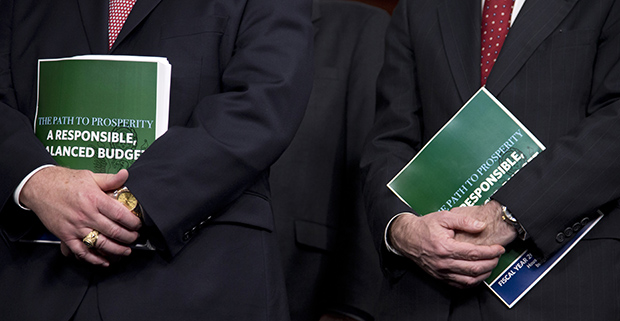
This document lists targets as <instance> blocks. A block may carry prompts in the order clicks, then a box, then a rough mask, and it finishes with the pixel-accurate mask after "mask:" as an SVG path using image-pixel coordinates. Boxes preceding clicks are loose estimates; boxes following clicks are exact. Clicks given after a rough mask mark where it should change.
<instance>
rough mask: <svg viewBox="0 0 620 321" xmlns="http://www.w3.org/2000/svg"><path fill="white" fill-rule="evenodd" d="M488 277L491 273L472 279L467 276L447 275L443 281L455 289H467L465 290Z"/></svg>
mask: <svg viewBox="0 0 620 321" xmlns="http://www.w3.org/2000/svg"><path fill="white" fill-rule="evenodd" d="M490 275H491V272H489V273H486V274H484V275H480V276H477V277H472V276H469V275H461V274H449V275H447V276H446V277H445V279H444V280H446V281H447V283H448V284H450V285H451V286H454V287H456V288H459V289H467V288H472V287H474V286H476V285H478V284H480V283H482V282H483V281H484V280H486V279H487V278H488V277H489V276H490Z"/></svg>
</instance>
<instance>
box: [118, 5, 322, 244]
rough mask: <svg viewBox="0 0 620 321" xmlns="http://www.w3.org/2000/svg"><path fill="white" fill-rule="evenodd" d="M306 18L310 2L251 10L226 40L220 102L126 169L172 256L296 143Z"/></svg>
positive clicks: (203, 107) (207, 104) (307, 69)
mask: <svg viewBox="0 0 620 321" xmlns="http://www.w3.org/2000/svg"><path fill="white" fill-rule="evenodd" d="M310 13H311V8H310V1H304V0H292V1H291V0H267V1H257V0H249V1H247V2H246V3H245V8H244V9H243V13H242V15H243V16H242V18H241V19H240V25H239V29H238V32H237V34H236V35H228V36H230V37H235V51H234V53H233V55H232V56H231V57H230V60H228V62H227V64H226V65H225V67H224V68H225V69H224V70H223V72H222V76H221V79H220V83H221V85H220V86H221V92H220V93H219V94H215V95H210V96H206V97H204V98H203V99H202V100H201V101H200V102H199V103H198V105H197V106H196V107H195V109H194V112H193V115H192V117H191V119H190V121H189V123H188V125H187V126H184V127H171V128H170V129H169V130H168V132H167V133H166V134H165V135H163V136H162V137H160V138H159V139H158V140H157V141H156V142H155V143H153V144H152V145H151V146H150V147H149V149H148V150H147V151H146V152H145V153H144V154H143V155H142V156H141V157H140V159H139V160H138V161H136V162H135V163H134V165H133V166H132V167H131V168H130V170H129V172H130V177H129V180H128V181H127V186H128V187H129V188H130V190H131V191H132V192H133V193H134V194H135V195H136V197H137V198H138V199H139V200H140V203H141V204H142V205H143V207H144V209H145V211H146V213H147V216H148V219H149V221H151V222H152V224H153V225H155V226H156V228H157V230H158V231H159V233H161V239H162V240H163V242H165V246H166V248H167V249H168V250H169V251H170V253H171V254H172V255H174V254H175V253H177V252H178V251H180V250H181V249H182V248H183V246H185V244H186V242H185V241H184V240H183V233H184V232H185V231H187V230H189V229H191V227H192V226H196V225H198V224H199V222H201V221H203V220H205V219H206V218H207V217H211V216H217V215H218V213H220V212H221V211H222V209H224V208H225V207H226V206H227V205H229V204H231V203H232V202H233V201H235V200H236V199H237V198H239V197H240V195H241V194H242V193H244V192H245V191H246V190H247V189H248V188H249V187H250V186H252V185H254V184H256V182H257V181H258V180H259V178H260V177H261V176H263V175H265V174H266V171H267V170H268V168H269V166H270V165H271V164H272V163H273V162H274V161H275V160H276V159H277V158H278V157H279V155H280V154H281V153H282V151H283V150H284V149H285V147H286V146H287V145H288V143H289V142H290V140H291V139H292V137H293V135H294V133H295V130H296V129H297V126H298V125H299V123H300V121H301V118H302V116H303V113H304V110H305V106H306V104H307V99H308V97H309V94H310V89H311V76H312V71H311V68H312V60H311V59H312V56H311V53H312V44H311V40H312V38H311V37H312V25H311V21H310ZM209 58H210V59H217V58H216V57H205V59H209ZM171 108H174V106H171ZM262 197H265V198H267V197H268V195H263V196H262ZM248 215H252V214H251V213H248Z"/></svg>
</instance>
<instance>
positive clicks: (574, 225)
mask: <svg viewBox="0 0 620 321" xmlns="http://www.w3.org/2000/svg"><path fill="white" fill-rule="evenodd" d="M579 230H581V223H575V224H573V232H578V231H579Z"/></svg>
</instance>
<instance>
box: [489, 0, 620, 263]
mask: <svg viewBox="0 0 620 321" xmlns="http://www.w3.org/2000/svg"><path fill="white" fill-rule="evenodd" d="M606 16H607V19H606V21H604V22H603V24H602V28H601V30H600V35H599V37H598V40H597V43H596V44H595V46H596V56H595V58H594V60H593V61H594V64H593V66H592V68H593V69H592V78H591V79H592V82H591V89H590V92H591V94H590V98H589V101H588V102H587V106H586V107H585V108H584V109H585V110H586V116H585V117H584V118H583V119H582V120H581V121H580V122H579V124H578V125H577V126H576V128H574V130H572V131H571V132H570V133H569V134H568V135H565V136H563V137H561V138H560V139H558V140H557V141H556V142H555V143H554V144H553V145H551V146H547V147H548V150H547V151H545V152H543V153H542V154H541V155H539V156H538V157H537V158H536V159H534V160H533V162H532V163H531V164H528V165H527V166H526V167H525V168H524V169H523V170H522V171H520V172H519V173H518V175H515V177H513V178H512V179H511V180H510V181H509V182H508V183H507V184H506V185H505V186H504V187H502V188H501V189H500V190H499V191H498V192H497V193H496V195H495V196H494V198H495V199H497V200H498V201H499V202H501V203H502V204H504V205H506V206H507V207H508V208H509V209H510V210H511V211H512V212H513V214H514V215H515V216H516V217H517V218H518V219H519V221H520V222H521V223H522V225H523V226H524V227H525V229H526V230H527V232H528V234H530V236H531V240H532V241H533V242H534V243H535V246H536V247H537V248H538V249H539V250H540V251H541V254H542V257H543V258H546V257H548V256H549V255H551V254H552V253H554V252H555V251H557V250H558V249H559V248H560V247H561V246H562V245H564V244H565V241H563V240H564V238H563V237H561V236H558V235H559V234H566V235H565V236H566V237H565V239H566V240H568V239H569V238H570V235H569V234H570V233H565V232H564V231H565V230H566V229H571V228H573V227H574V226H576V227H579V226H580V225H575V224H580V222H582V220H583V219H584V218H588V219H594V218H595V217H596V216H597V213H596V211H597V210H598V209H601V208H602V207H606V206H604V205H605V204H607V203H611V206H612V208H614V207H617V206H616V205H615V203H616V200H617V199H618V198H620V143H619V142H620V126H618V123H619V120H620V5H618V4H617V3H615V4H613V5H612V7H611V10H610V11H609V14H608V15H606ZM584 76H586V75H584ZM562 94H567V93H562ZM558 117H559V115H558ZM617 216H618V215H617V214H616V213H611V214H610V217H608V218H603V221H602V222H601V223H600V224H599V225H610V224H609V223H610V222H616V221H617V220H618V217H617ZM605 220H607V222H608V223H605ZM612 225H613V224H612ZM605 228H606V227H605V226H597V227H596V230H598V229H605ZM614 233H615V235H613V236H614V237H616V238H617V237H618V236H619V235H618V232H617V225H616V226H615V228H614V231H613V232H612V234H614Z"/></svg>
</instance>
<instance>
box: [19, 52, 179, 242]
mask: <svg viewBox="0 0 620 321" xmlns="http://www.w3.org/2000/svg"><path fill="white" fill-rule="evenodd" d="M170 79H171V66H170V64H169V63H168V60H167V59H166V58H162V57H144V56H119V55H85V56H76V57H70V58H60V59H41V60H39V73H38V80H39V82H38V90H37V95H38V96H37V112H36V115H35V123H34V131H35V135H36V136H37V138H39V139H40V140H41V142H43V145H45V148H46V149H47V151H48V152H49V153H50V154H51V155H52V157H53V158H54V160H55V161H56V162H57V163H58V165H60V166H64V167H68V168H73V169H87V170H91V171H93V172H96V173H116V172H118V171H119V170H121V169H123V168H128V167H129V166H130V165H131V164H132V163H133V162H134V161H135V160H136V159H138V158H139V157H140V155H141V154H142V152H144V151H145V150H146V149H147V148H148V146H150V145H151V144H152V143H153V142H154V141H155V140H156V139H157V138H158V137H159V136H161V135H162V134H164V132H165V131H166V130H167V129H168V111H169V101H170ZM25 241H26V242H37V243H58V242H59V241H58V239H57V238H56V237H55V236H53V235H52V234H51V233H49V232H47V233H44V234H43V235H39V234H37V235H32V236H31V237H27V238H25ZM132 247H134V248H138V249H153V248H152V247H151V246H150V244H149V243H148V241H141V240H139V242H138V243H136V244H134V245H133V246H132Z"/></svg>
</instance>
